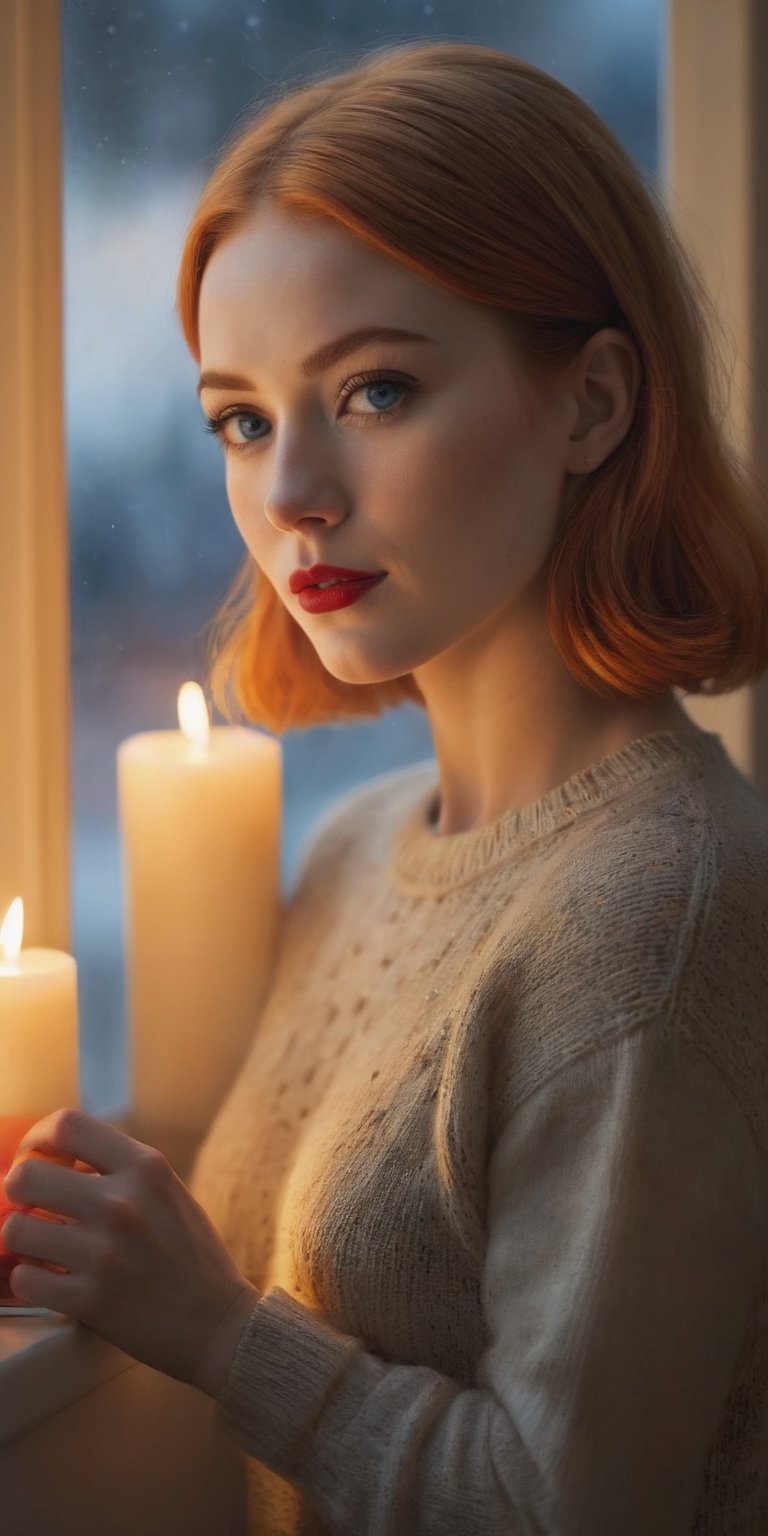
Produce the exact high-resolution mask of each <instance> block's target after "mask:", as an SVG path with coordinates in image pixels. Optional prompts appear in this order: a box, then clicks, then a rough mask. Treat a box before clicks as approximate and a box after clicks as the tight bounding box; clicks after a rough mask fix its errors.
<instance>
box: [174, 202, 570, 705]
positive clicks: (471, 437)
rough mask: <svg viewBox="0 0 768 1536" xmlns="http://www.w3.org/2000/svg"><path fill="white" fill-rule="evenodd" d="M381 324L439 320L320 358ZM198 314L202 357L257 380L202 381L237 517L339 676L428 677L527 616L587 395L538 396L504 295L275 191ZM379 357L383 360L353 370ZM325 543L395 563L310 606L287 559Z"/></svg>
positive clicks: (205, 367) (330, 551)
mask: <svg viewBox="0 0 768 1536" xmlns="http://www.w3.org/2000/svg"><path fill="white" fill-rule="evenodd" d="M379 326H381V327H392V328H397V329H399V330H403V331H409V332H413V333H418V335H419V336H420V337H423V338H427V339H423V340H418V341H407V340H405V339H401V340H371V341H368V342H366V343H365V344H364V345H363V346H358V347H356V348H355V349H354V351H352V352H350V353H349V355H348V356H346V357H345V358H343V359H341V358H339V359H338V360H337V361H335V362H334V363H333V364H332V365H331V366H328V367H325V368H323V369H322V370H321V371H317V372H314V371H313V373H312V375H311V376H307V375H306V374H305V373H304V372H303V371H302V362H303V360H304V359H305V358H306V357H308V356H309V354H311V353H313V352H315V351H316V350H317V349H319V348H320V347H322V346H324V345H327V344H328V343H331V342H334V341H336V340H337V338H340V337H342V336H345V335H346V334H347V333H348V332H352V331H357V330H361V329H363V328H368V327H379ZM199 334H200V354H201V368H202V374H203V376H205V375H207V374H209V373H214V372H215V373H217V374H226V375H235V374H236V375H240V376H241V377H242V378H243V379H244V380H245V381H247V382H243V383H241V384H238V385H236V386H233V385H226V386H225V385H221V384H216V385H213V384H211V385H205V386H204V387H203V389H202V390H201V397H200V398H201V404H202V406H203V408H204V410H205V412H206V414H207V415H208V416H209V417H211V418H213V417H217V416H220V415H221V413H226V414H227V416H228V418H229V419H228V421H227V422H226V424H225V427H224V434H225V436H226V439H227V440H228V441H227V443H226V445H225V468H226V484H227V496H228V499H229V503H230V506H231V509H232V513H233V516H234V519H235V522H236V524H237V527H238V529H239V530H240V533H241V535H242V538H243V539H244V541H245V544H246V546H247V548H248V549H249V551H250V553H251V554H252V556H253V558H254V560H255V561H256V562H257V564H258V566H259V567H260V569H261V571H262V572H263V573H264V575H265V577H266V578H267V579H268V580H269V581H270V582H271V584H272V586H273V587H274V589H275V591H276V592H277V594H278V596H279V598H280V600H281V602H283V603H284V604H285V606H286V608H287V609H288V611H289V613H290V614H291V615H292V617H293V618H294V619H295V621H296V623H297V624H299V625H300V626H301V628H302V629H303V630H304V631H305V633H306V634H307V636H308V638H309V640H310V641H311V643H312V645H313V646H314V648H315V650H316V651H317V653H318V656H319V657H320V660H321V661H322V662H323V664H324V665H325V667H326V668H327V670H328V671H329V672H330V673H331V674H332V675H333V676H334V677H336V678H338V679H339V680H341V681H343V682H349V683H371V682H381V681H385V680H388V679H390V678H394V677H399V676H402V675H403V674H404V673H408V672H415V673H416V675H417V677H418V669H419V668H420V667H425V668H428V666H429V663H430V662H432V661H433V660H434V659H435V658H437V657H443V656H444V655H445V654H446V653H451V655H450V660H451V663H452V664H453V663H454V662H456V661H458V660H459V655H460V652H461V649H462V648H463V647H466V648H468V649H467V655H473V656H474V655H475V654H476V651H477V646H478V642H481V643H482V640H483V637H484V636H486V635H488V634H489V633H495V632H496V630H497V629H498V628H499V626H501V627H504V628H506V627H507V626H508V625H509V626H512V627H514V626H515V624H516V623H518V622H519V620H520V617H521V613H522V611H523V610H524V608H525V606H526V604H527V603H529V602H530V601H531V596H532V593H533V591H534V584H535V578H536V577H537V574H538V573H539V572H540V571H541V568H542V565H543V562H544V561H545V559H546V556H547V554H548V552H549V550H550V548H551V545H552V542H553V539H554V536H555V532H556V529H557V525H558V521H559V518H560V516H561V513H562V506H563V496H564V491H565V483H566V477H565V473H564V463H565V458H566V445H568V442H569V432H570V430H571V428H572V426H573V424H574V421H575V419H576V414H577V410H576V406H575V403H574V401H573V400H572V399H570V400H568V398H567V397H560V396H558V397H556V398H555V397H553V398H552V399H551V400H548V401H547V402H546V403H545V402H544V401H543V400H541V399H539V398H538V397H532V398H531V401H530V403H529V402H528V400H527V397H526V390H525V379H524V377H523V375H522V372H521V370H520V369H519V368H518V367H517V366H516V365H515V364H514V362H513V359H512V353H511V348H510V343H509V341H508V339H507V338H506V336H505V334H504V333H503V332H502V330H501V328H500V326H499V323H498V320H497V319H496V318H495V317H494V316H493V314H492V313H491V312H490V311H489V310H487V309H485V308H484V307H483V306H481V305H479V304H474V303H472V302H468V301H466V300H463V299H461V298H458V297H456V296H455V295H453V294H452V293H450V292H449V291H448V290H447V289H444V288H441V287H440V286H438V285H437V284H435V283H432V282H429V281H426V280H425V279H423V278H421V277H419V276H417V275H416V274H415V273H413V272H411V271H409V270H408V269H407V268H406V267H404V266H402V265H400V264H399V263H398V262H396V261H393V260H392V259H390V258H389V257H387V256H385V255H382V254H380V253H378V252H376V251H375V250H373V249H372V248H369V247H367V246H366V245H364V244H363V243H361V242H360V241H359V240H357V239H355V238H354V237H353V236H351V235H350V234H348V233H347V232H346V231H345V230H343V229H342V228H341V227H340V226H338V225H336V224H335V223H333V222H332V221H330V220H326V219H320V218H316V217H311V216H308V215H305V214H299V213H295V212H291V211H286V210H283V209H280V208H277V207H275V206H274V205H271V204H265V205H264V206H263V207H261V208H260V209H259V210H258V211H257V213H256V214H254V215H253V216H252V218H251V219H250V221H249V223H248V224H247V225H246V226H243V227H242V228H241V230H240V231H239V232H238V233H236V234H234V235H232V236H230V237H229V238H228V239H226V240H225V241H223V242H222V244H221V245H220V246H218V247H217V249H216V250H215V251H214V254H213V256H212V257H211V259H210V261H209V263H208V265H207V267H206V269H205V273H204V276H203V281H202V286H201V292H200V304H199ZM365 373H369V374H371V375H376V376H378V375H381V377H375V378H371V379H369V380H368V381H367V382H363V383H360V382H358V383H357V384H355V383H351V382H350V381H351V380H353V378H354V376H355V375H356V374H365ZM219 441H220V442H222V441H223V439H222V438H220V439H219ZM567 452H568V453H569V454H570V458H571V459H572V458H573V455H574V446H573V443H570V445H569V447H568V449H567ZM569 462H570V459H569ZM319 563H325V564H329V565H339V566H345V567H349V568H351V569H354V570H364V571H385V572H386V578H385V580H383V581H382V582H380V583H379V584H378V585H376V586H373V587H372V588H370V589H369V590H368V591H367V592H366V594H365V595H364V596H363V597H362V598H361V599H360V600H359V601H357V602H355V603H353V604H351V605H349V606H347V607H344V608H340V609H336V610H333V611H330V612H324V613H311V612H307V611H305V610H304V609H303V608H302V607H301V605H300V603H299V600H298V597H297V596H294V595H292V594H291V592H290V590H289V586H288V578H289V576H290V575H291V572H292V571H293V570H294V569H295V568H296V567H297V566H305V567H306V566H309V565H312V564H319ZM481 649H482V644H481Z"/></svg>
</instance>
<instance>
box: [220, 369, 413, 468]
mask: <svg viewBox="0 0 768 1536" xmlns="http://www.w3.org/2000/svg"><path fill="white" fill-rule="evenodd" d="M374 386H378V387H379V388H381V386H389V387H390V388H395V389H399V390H401V391H402V398H401V399H400V400H396V401H395V402H394V404H392V405H385V406H384V407H383V408H382V409H381V410H375V411H373V412H361V411H346V412H345V413H344V414H345V415H346V416H349V417H352V418H354V419H355V420H356V421H359V422H360V423H361V424H365V425H366V426H367V425H368V423H369V422H379V421H387V420H388V419H389V417H391V416H392V415H394V413H395V412H396V411H398V410H401V409H402V407H403V406H404V405H405V404H406V400H407V398H408V396H409V395H412V394H413V393H415V391H416V390H417V389H419V388H420V385H419V384H417V383H416V381H415V380H414V379H405V378H402V377H401V376H400V375H397V376H395V375H389V374H383V373H358V374H355V376H354V378H351V379H347V381H346V383H345V385H344V388H343V389H342V391H341V394H340V399H342V400H348V399H350V398H351V397H352V395H356V394H358V393H360V391H361V390H364V389H367V390H368V391H371V390H372V389H373V387H374ZM259 420H261V421H263V420H264V417H263V416H260V415H259V412H258V411H246V410H243V408H242V407H241V406H231V407H230V408H229V410H227V411H223V412H222V414H221V415H220V416H207V417H206V419H205V422H204V425H203V430H204V431H205V432H212V433H214V435H215V436H217V437H218V438H219V443H220V446H221V448H222V449H223V450H224V451H225V452H229V451H230V450H232V451H233V452H234V453H244V452H246V451H247V449H249V448H252V447H254V445H255V444H256V443H259V442H261V441H263V435H262V437H252V438H251V439H250V440H249V441H248V442H244V443H236V442H233V441H232V439H231V438H229V437H226V436H225V435H224V434H225V428H226V425H227V422H228V421H237V422H238V425H239V423H240V422H241V421H259Z"/></svg>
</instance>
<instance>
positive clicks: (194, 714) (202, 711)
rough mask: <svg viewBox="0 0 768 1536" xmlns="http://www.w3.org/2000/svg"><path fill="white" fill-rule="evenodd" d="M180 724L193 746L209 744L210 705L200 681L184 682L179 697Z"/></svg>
mask: <svg viewBox="0 0 768 1536" xmlns="http://www.w3.org/2000/svg"><path fill="white" fill-rule="evenodd" d="M178 711H179V725H180V726H181V729H182V731H183V732H184V735H185V736H186V738H187V741H188V742H190V743H191V744H192V746H193V747H206V746H207V745H208V729H209V728H208V707H207V705H206V702H205V695H204V694H203V690H202V688H201V687H200V684H199V683H183V684H182V686H181V688H180V689H179V699H178Z"/></svg>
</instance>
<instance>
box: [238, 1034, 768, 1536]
mask: <svg viewBox="0 0 768 1536" xmlns="http://www.w3.org/2000/svg"><path fill="white" fill-rule="evenodd" d="M763 1178H764V1175H763V1171H762V1167H761V1162H760V1157H759V1153H758V1150H757V1148H756V1146H755V1144H754V1141H753V1138H752V1136H751V1133H750V1131H749V1129H748V1126H747V1124H746V1120H745V1117H744V1115H743V1113H742V1111H741V1109H740V1108H739V1106H738V1105H737V1103H736V1102H735V1100H734V1099H733V1097H732V1095H731V1093H730V1090H729V1089H728V1088H727V1087H726V1085H725V1083H724V1082H723V1080H722V1079H721V1077H720V1074H719V1072H718V1070H717V1068H716V1067H715V1066H714V1065H713V1064H712V1063H711V1062H710V1061H709V1059H708V1058H707V1057H706V1056H705V1055H703V1054H702V1053H701V1052H700V1051H699V1050H698V1049H697V1048H696V1047H695V1046H694V1045H692V1044H690V1043H686V1044H685V1045H684V1046H681V1045H679V1044H678V1045H674V1046H673V1045H670V1044H669V1043H666V1044H664V1045H663V1046H662V1045H660V1042H659V1036H658V1032H657V1030H656V1029H655V1028H654V1027H653V1026H644V1027H642V1028H640V1029H636V1030H634V1031H633V1032H630V1033H629V1034H626V1035H625V1036H623V1037H622V1038H621V1039H619V1040H616V1041H613V1042H612V1043H611V1044H610V1045H608V1046H603V1047H601V1048H600V1049H598V1050H597V1051H593V1052H592V1053H590V1054H588V1055H586V1056H584V1057H582V1058H581V1059H579V1060H578V1061H576V1063H575V1064H569V1065H568V1066H567V1067H566V1068H563V1069H561V1070H560V1071H559V1072H558V1073H557V1075H556V1076H553V1077H552V1078H551V1079H550V1080H548V1081H547V1082H545V1083H544V1084H542V1085H541V1086H540V1087H539V1088H538V1089H537V1090H536V1092H535V1093H534V1094H533V1095H532V1096H531V1097H530V1098H528V1099H527V1101H525V1102H524V1103H523V1104H522V1105H521V1106H519V1107H518V1108H517V1109H516V1110H515V1111H514V1113H513V1114H512V1115H511V1116H510V1118H509V1120H508V1122H507V1123H506V1124H505V1126H504V1128H503V1130H502V1132H501V1134H500V1135H499V1137H498V1140H497V1142H496V1145H495V1147H494V1150H493V1154H492V1158H491V1161H490V1164H489V1171H488V1189H487V1196H488V1207H487V1209H488V1217H487V1246H486V1251H485V1261H484V1271H483V1292H482V1295H483V1306H484V1311H485V1316H486V1323H487V1344H486V1348H485V1350H484V1352H483V1354H482V1356H481V1357H480V1360H479V1362H478V1368H477V1374H476V1380H475V1383H474V1384H473V1385H471V1386H467V1385H466V1384H465V1383H460V1382H458V1381H455V1380H451V1379H449V1378H448V1377H447V1376H445V1375H442V1374H441V1373H440V1372H438V1371H436V1370H433V1369H432V1368H430V1367H429V1366H427V1365H414V1364H399V1363H397V1362H395V1361H391V1360H384V1359H381V1358H379V1357H377V1356H375V1355H373V1354H371V1353H369V1352H368V1351H367V1350H366V1348H365V1344H364V1341H363V1340H361V1339H360V1338H357V1337H354V1336H352V1335H349V1334H346V1333H343V1332H340V1331H338V1330H336V1329H334V1328H332V1327H331V1326H329V1324H328V1323H327V1322H326V1321H325V1320H324V1319H323V1318H322V1317H321V1316H319V1315H318V1314H316V1313H314V1312H312V1311H311V1310H310V1309H308V1308H307V1307H305V1306H303V1305H301V1304H300V1303H299V1302H297V1301H296V1300H294V1299H293V1298H292V1297H290V1296H288V1295H287V1293H286V1292H284V1291H283V1290H281V1289H280V1288H279V1287H275V1288H273V1289H272V1290H270V1291H268V1292H267V1293H266V1294H265V1295H264V1296H263V1297H262V1298H261V1299H260V1300H259V1301H258V1302H257V1304H256V1306H255V1308H254V1310H253V1313H252V1314H251V1316H250V1318H249V1320H248V1323H247V1325H246V1328H245V1330H244V1332H243V1335H242V1337H241V1339H240V1342H239V1344H238V1347H237V1350H236V1352H235V1356H234V1359H233V1362H232V1365H231V1367H230V1370H229V1374H228V1377H227V1381H226V1383H225V1386H224V1388H223V1390H222V1392H221V1393H220V1395H219V1397H218V1399H217V1400H216V1421H217V1423H218V1425H219V1427H220V1428H221V1429H223V1430H224V1432H225V1433H228V1434H229V1435H231V1436H232V1437H233V1438H234V1439H235V1440H236V1441H237V1442H238V1443H239V1445H240V1446H241V1447H242V1448H243V1449H244V1450H245V1451H246V1452H247V1454H248V1455H249V1456H252V1457H255V1458H257V1459H259V1460H261V1461H263V1462H265V1463H266V1464H267V1466H269V1467H270V1468H272V1469H273V1470H274V1471H276V1472H277V1473H278V1474H280V1475H281V1476H283V1477H284V1478H286V1479H287V1480H288V1481H289V1482H291V1483H292V1484H293V1485H294V1487H296V1488H298V1489H300V1490H301V1492H302V1493H303V1495H304V1497H305V1498H306V1499H307V1501H308V1502H309V1504H310V1505H311V1507H312V1508H313V1509H314V1510H315V1511H316V1514H317V1516H318V1517H319V1519H320V1521H321V1522H322V1524H323V1526H324V1528H326V1529H327V1531H328V1533H330V1536H360V1533H361V1532H362V1531H365V1532H368V1533H371V1536H372V1533H374V1532H375V1533H376V1536H402V1533H403V1532H405V1531H407V1532H408V1533H409V1536H502V1533H503V1536H524V1533H525V1536H533V1533H535V1536H540V1533H546V1536H616V1532H617V1531H621V1533H622V1536H648V1532H650V1531H653V1533H654V1536H689V1533H690V1530H691V1528H692V1524H693V1519H694V1515H695V1510H696V1505H697V1502H698V1498H699V1496H700V1492H701V1487H702V1480H703V1477H704V1471H705V1466H706V1461H707V1457H708V1453H709V1451H710V1448H711V1445H712V1441H713V1438H714V1436H715V1433H716V1430H717V1426H718V1422H719V1420H720V1418H721V1416H722V1413H723V1409H724V1405H725V1402H726V1398H727V1395H728V1392H729V1388H730V1386H731V1385H732V1383H733V1379H734V1376H735V1373H736V1371H737V1368H738V1364H739V1359H740V1353H741V1350H742V1349H743V1347H744V1344H745V1341H746V1337H747V1330H748V1326H749V1319H750V1307H751V1304H752V1302H753V1300H754V1298H755V1294H756V1287H757V1286H758V1284H759V1283H760V1281H761V1279H762V1277H763V1265H764V1247H763V1245H764V1243H765V1225H764V1223H765V1215H764V1209H765V1206H766V1204H767V1203H768V1202H766V1201H765V1191H764V1188H763V1184H762V1180H763Z"/></svg>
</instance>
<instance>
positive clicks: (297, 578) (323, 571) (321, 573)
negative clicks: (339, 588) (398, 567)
mask: <svg viewBox="0 0 768 1536" xmlns="http://www.w3.org/2000/svg"><path fill="white" fill-rule="evenodd" d="M383 574H384V573H383V572H381V571H351V570H348V569H347V568H346V567H345V566H343V565H311V566H310V567H309V570H307V571H305V570H302V569H301V568H299V569H298V570H296V571H293V572H292V573H291V576H290V578H289V581H288V586H289V587H290V589H291V592H293V593H296V592H301V591H302V590H303V588H304V587H316V586H317V584H318V582H320V581H360V580H361V579H362V578H363V577H366V576H381V575H383Z"/></svg>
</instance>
